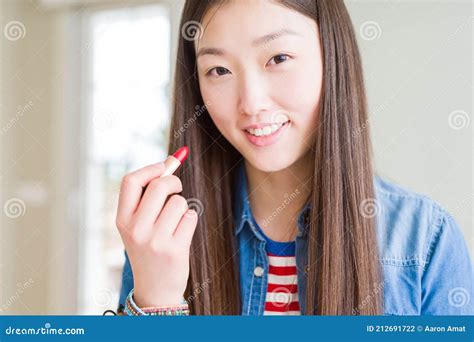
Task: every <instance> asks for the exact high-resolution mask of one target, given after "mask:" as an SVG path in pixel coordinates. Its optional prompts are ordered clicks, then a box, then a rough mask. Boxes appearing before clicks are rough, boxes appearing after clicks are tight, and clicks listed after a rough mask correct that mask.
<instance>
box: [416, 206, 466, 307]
mask: <svg viewBox="0 0 474 342" xmlns="http://www.w3.org/2000/svg"><path fill="white" fill-rule="evenodd" d="M428 248H429V249H428V257H427V264H426V266H425V271H424V273H423V276H422V279H421V282H422V284H421V285H422V298H421V314H422V315H473V314H474V302H473V301H474V298H473V292H474V268H473V264H472V260H471V258H470V256H469V252H468V248H467V245H466V242H465V241H464V237H463V234H462V232H461V230H460V229H459V227H458V225H457V223H456V221H455V220H454V218H453V217H452V216H451V215H450V214H449V213H447V212H446V211H444V210H442V211H441V217H440V220H439V224H438V225H437V227H436V229H435V230H434V231H433V232H432V236H431V238H430V243H429V247H428Z"/></svg>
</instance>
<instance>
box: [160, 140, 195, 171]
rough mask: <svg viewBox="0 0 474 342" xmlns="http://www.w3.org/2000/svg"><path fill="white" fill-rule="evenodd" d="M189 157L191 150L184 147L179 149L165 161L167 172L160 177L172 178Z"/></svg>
mask: <svg viewBox="0 0 474 342" xmlns="http://www.w3.org/2000/svg"><path fill="white" fill-rule="evenodd" d="M188 155H189V148H188V147H187V146H183V147H181V148H179V149H178V150H177V151H176V152H175V153H173V154H172V155H171V156H168V158H166V160H165V161H164V164H165V171H164V172H163V174H161V176H160V177H164V176H170V175H172V174H173V173H174V172H175V171H176V170H177V169H178V167H180V166H181V164H183V163H184V161H185V160H186V158H187V157H188Z"/></svg>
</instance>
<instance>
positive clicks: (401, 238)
mask: <svg viewBox="0 0 474 342" xmlns="http://www.w3.org/2000/svg"><path fill="white" fill-rule="evenodd" d="M236 180H237V181H236V187H235V189H234V190H235V191H234V194H235V201H236V202H235V209H234V210H235V218H236V219H235V235H236V238H237V241H238V246H239V263H240V289H241V301H242V315H263V311H264V307H265V298H266V291H267V275H268V258H267V254H266V250H265V244H266V241H267V240H266V237H265V236H263V235H262V231H261V230H260V229H259V227H258V226H257V223H256V221H255V219H254V218H253V216H252V212H251V208H250V204H249V200H248V192H247V178H246V174H245V168H244V164H243V163H241V165H240V166H239V168H238V171H237V177H236ZM374 185H375V197H376V198H375V201H374V202H373V204H374V206H375V207H374V209H375V215H376V230H377V238H378V245H379V261H380V264H381V267H382V269H383V284H381V286H380V289H379V290H381V291H383V293H384V314H386V315H473V314H474V298H473V293H474V268H473V264H472V261H471V258H470V256H469V252H468V249H467V246H466V243H465V241H464V238H463V235H462V232H461V231H460V229H459V227H458V225H457V223H456V222H455V220H454V218H453V217H452V216H451V215H450V214H449V213H448V212H447V211H446V210H445V209H443V208H442V207H441V206H440V205H439V204H437V203H435V202H434V201H433V200H431V199H430V198H428V197H425V196H422V195H419V194H416V193H414V192H411V191H409V190H406V189H404V188H402V187H400V186H398V185H395V184H394V183H391V182H388V181H386V180H383V179H382V178H380V177H379V176H375V177H374ZM309 210H310V206H309V205H306V206H305V207H304V208H303V209H302V210H301V212H300V214H299V217H298V234H297V237H296V241H295V242H296V265H297V270H298V292H299V293H298V297H299V301H300V309H301V312H302V313H304V312H305V303H304V300H305V292H306V278H307V277H306V273H305V269H306V266H307V260H306V254H307V246H308V239H307V228H308V224H307V214H308V211H309ZM368 210H369V209H368ZM262 269H263V272H262ZM132 287H133V277H132V272H131V268H130V263H129V260H128V257H127V256H126V261H125V266H124V269H123V275H122V288H121V293H120V300H119V304H121V305H123V304H124V302H125V298H126V296H127V294H128V292H129V291H130V290H131V289H132Z"/></svg>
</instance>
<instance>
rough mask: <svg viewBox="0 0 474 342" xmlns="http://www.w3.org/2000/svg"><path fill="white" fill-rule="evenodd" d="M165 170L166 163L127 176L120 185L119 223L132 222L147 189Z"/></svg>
mask: <svg viewBox="0 0 474 342" xmlns="http://www.w3.org/2000/svg"><path fill="white" fill-rule="evenodd" d="M164 170H165V164H164V163H162V162H161V163H157V164H153V165H148V166H146V167H144V168H141V169H139V170H137V171H134V172H131V173H129V174H128V175H126V176H125V177H124V178H123V180H122V184H121V185H120V194H119V201H118V208H117V221H121V222H130V219H131V217H132V215H133V213H134V212H135V210H136V209H137V207H138V204H139V203H140V197H141V195H142V192H143V187H145V186H146V185H147V184H148V183H149V182H150V181H151V180H152V179H153V178H156V177H159V176H160V175H161V174H162V173H163V172H164Z"/></svg>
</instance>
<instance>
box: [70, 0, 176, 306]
mask: <svg viewBox="0 0 474 342" xmlns="http://www.w3.org/2000/svg"><path fill="white" fill-rule="evenodd" d="M169 13H170V10H169V8H168V7H167V6H166V5H161V4H158V5H146V6H135V7H126V8H120V9H112V10H101V11H97V12H93V13H92V14H90V16H89V17H88V20H86V34H87V41H88V43H87V44H86V45H85V46H84V48H85V49H87V51H88V54H87V56H88V57H87V62H86V64H87V65H86V72H85V79H84V82H85V84H84V87H85V88H84V89H85V95H86V102H87V103H88V109H87V110H85V112H86V113H84V115H87V116H88V118H87V120H86V121H87V122H88V124H87V127H86V128H87V129H86V132H87V134H86V135H87V136H85V137H83V138H84V139H83V141H85V144H86V145H87V147H86V150H87V160H85V163H86V168H87V172H86V174H87V176H86V180H85V187H84V199H85V208H84V210H85V219H84V227H83V229H82V232H81V233H82V234H81V235H82V236H81V242H82V243H83V244H82V246H81V256H80V260H81V265H80V272H81V276H80V279H81V282H82V283H81V284H80V298H79V304H80V305H79V306H80V307H79V313H80V314H101V313H102V312H103V311H104V310H106V309H116V306H117V303H118V296H119V290H120V279H121V271H122V266H123V263H124V255H123V244H122V241H121V239H120V236H119V234H118V231H117V229H116V227H115V216H116V207H117V200H118V191H119V186H120V181H121V179H122V177H123V175H124V174H126V173H128V172H130V171H132V170H134V169H137V168H140V167H143V166H145V165H148V164H152V163H156V162H158V161H160V160H163V159H164V158H165V157H166V152H167V151H166V145H167V130H168V126H169V116H170V115H169V111H170V108H169V83H170V18H169Z"/></svg>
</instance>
